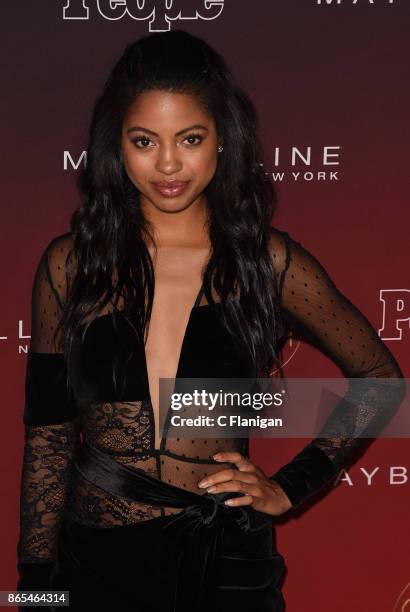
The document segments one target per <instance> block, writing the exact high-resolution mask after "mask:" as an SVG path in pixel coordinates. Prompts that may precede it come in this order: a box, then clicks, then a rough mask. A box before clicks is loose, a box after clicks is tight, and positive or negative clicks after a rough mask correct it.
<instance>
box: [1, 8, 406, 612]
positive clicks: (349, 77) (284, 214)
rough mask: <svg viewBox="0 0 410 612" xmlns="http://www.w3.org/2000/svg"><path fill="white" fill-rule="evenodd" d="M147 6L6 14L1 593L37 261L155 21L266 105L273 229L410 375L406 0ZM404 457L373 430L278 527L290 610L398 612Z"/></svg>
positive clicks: (318, 370)
mask: <svg viewBox="0 0 410 612" xmlns="http://www.w3.org/2000/svg"><path fill="white" fill-rule="evenodd" d="M139 4H140V6H142V8H138V5H137V3H136V2H135V0H132V1H131V0H121V1H120V2H118V3H117V2H112V3H111V4H110V2H108V1H102V0H101V1H100V2H96V0H89V1H87V0H84V2H83V1H82V0H80V1H71V2H70V1H68V0H65V2H62V1H60V2H38V0H32V1H31V2H30V1H29V2H27V0H26V1H24V0H14V2H13V3H11V2H10V3H7V5H5V6H3V7H2V20H1V26H0V27H1V29H2V30H3V31H2V41H3V45H4V51H3V70H4V72H5V80H4V82H7V87H6V88H3V96H2V103H3V104H5V107H4V109H3V113H2V115H3V119H5V120H6V121H4V122H3V130H2V134H3V137H4V136H5V138H3V142H4V143H6V147H5V149H6V150H5V152H6V155H5V158H4V160H3V162H2V167H3V170H4V178H3V188H4V190H3V198H2V231H1V245H0V248H1V256H0V266H1V279H2V286H3V294H2V295H3V298H2V300H1V305H0V308H1V311H0V325H1V329H0V336H1V339H0V360H1V371H2V373H3V377H2V391H3V394H2V398H3V410H2V411H1V426H2V431H3V444H2V451H3V452H2V461H1V471H2V491H3V496H2V497H3V502H2V505H1V512H2V517H1V519H2V520H1V525H2V527H1V530H2V534H1V536H2V542H3V554H2V559H1V574H0V575H1V583H0V589H3V590H10V589H14V588H15V584H16V571H15V563H16V543H17V537H18V494H19V478H20V470H21V460H22V449H23V426H22V412H23V399H24V398H23V391H24V389H23V386H24V385H23V382H24V367H25V354H26V350H27V346H28V342H29V340H28V338H29V335H30V329H29V324H30V320H29V312H30V291H31V283H32V279H33V274H34V270H35V266H36V264H37V261H38V257H39V255H40V253H41V251H42V250H43V248H44V247H45V245H46V244H47V242H48V241H49V240H50V239H51V238H52V237H54V236H55V235H57V234H59V233H63V232H65V231H67V230H68V221H69V216H70V214H71V212H72V211H73V209H74V208H76V207H77V205H78V194H77V192H76V189H75V185H74V180H75V178H76V173H77V169H76V168H75V166H76V165H77V163H78V162H79V163H80V164H81V163H83V158H82V160H81V161H80V158H81V154H82V152H83V151H84V150H85V147H86V131H87V128H88V121H89V119H90V114H91V108H92V105H93V103H94V100H95V98H96V95H97V94H98V93H99V91H100V88H101V86H102V84H103V82H104V80H105V78H106V76H107V74H108V72H109V70H110V68H111V66H112V65H113V62H114V61H115V59H116V58H117V57H118V56H119V55H120V54H121V53H122V51H123V49H124V47H125V45H126V44H127V43H129V42H131V41H133V40H135V39H137V38H138V37H140V36H142V35H145V34H146V33H148V32H149V31H154V30H164V29H171V28H176V27H178V28H183V29H186V30H188V31H190V32H192V33H193V34H196V35H198V36H201V37H203V38H205V39H206V40H207V41H208V42H209V43H210V44H211V45H213V46H215V47H216V48H217V49H218V50H219V51H220V52H222V54H223V55H224V56H225V57H226V59H227V61H228V63H229V64H230V66H231V68H232V69H233V71H234V73H235V74H236V76H237V78H238V80H239V82H240V84H241V85H242V86H243V87H244V88H245V89H246V90H247V91H248V93H249V94H250V95H251V97H252V99H253V101H254V103H255V105H256V107H257V110H258V113H259V118H260V131H261V134H262V140H263V143H264V148H265V152H266V156H265V168H266V170H267V171H268V172H269V173H272V178H273V180H274V181H275V183H276V186H277V189H278V193H279V206H278V210H277V214H276V217H275V219H274V220H273V223H274V225H276V226H277V227H279V228H280V229H285V230H287V231H288V232H289V233H290V234H291V235H292V236H294V237H295V238H296V239H297V240H299V241H301V242H302V244H303V245H304V246H305V247H306V248H307V249H308V250H309V251H311V252H312V253H313V254H314V255H315V256H316V257H317V258H318V259H319V261H320V262H321V263H322V264H323V265H324V266H325V268H326V269H327V270H328V272H329V274H330V275H331V277H332V278H333V280H334V282H335V283H336V285H337V286H338V287H339V288H340V289H341V291H342V292H343V293H345V295H346V296H347V297H348V298H349V299H350V300H351V301H352V302H353V303H355V304H356V305H357V306H358V307H359V308H360V309H361V310H362V312H363V313H364V314H365V315H366V316H367V317H368V318H369V320H370V321H371V322H372V324H373V325H374V327H375V328H376V329H377V330H378V331H379V333H380V336H381V337H382V338H383V339H384V340H385V342H386V344H387V345H388V347H389V348H390V350H391V351H392V352H393V354H394V355H395V357H396V358H397V360H398V362H399V364H400V365H401V367H402V370H403V372H404V374H405V376H406V377H409V376H410V374H409V361H408V356H407V355H408V349H409V318H410V301H409V300H410V296H409V291H410V288H409V282H408V279H409V274H408V269H409V264H410V257H409V249H408V230H409V227H410V224H409V212H408V202H407V201H406V199H407V194H408V184H407V183H406V181H405V179H406V174H407V173H406V170H407V167H406V161H407V162H408V158H407V155H406V154H407V151H408V143H409V141H410V134H409V123H408V109H409V107H410V103H409V102H410V100H409V85H408V83H409V79H408V72H409V61H408V57H409V48H408V41H409V36H408V20H409V17H410V6H409V3H408V0H402V1H400V0H393V1H392V0H390V1H389V0H373V1H370V0H369V1H365V0H362V1H360V0H357V1H356V2H355V1H354V0H339V2H337V0H333V1H332V0H322V1H320V0H297V1H295V0H293V1H292V0H275V1H274V2H273V1H272V0H259V1H258V2H248V1H247V0H225V2H224V1H223V0H218V2H217V1H216V0H215V1H214V2H213V3H210V4H208V5H206V3H205V1H204V0H194V1H193V0H190V1H187V0H184V1H182V0H174V1H173V2H168V3H166V2H165V1H164V0H162V1H159V0H151V1H148V0H147V1H146V2H145V3H144V2H140V3H139ZM166 4H171V5H172V7H171V8H170V9H167V8H166ZM113 5H114V6H113ZM110 6H111V8H110ZM64 7H65V8H64ZM207 7H208V8H207ZM127 10H128V12H127ZM150 14H151V17H150V18H149V15H150ZM147 16H148V18H147ZM292 151H293V152H294V159H293V160H292ZM295 151H296V152H295ZM303 158H304V159H303ZM70 160H72V161H73V162H74V163H71V161H70ZM400 300H401V301H400ZM399 303H400V304H401V306H402V309H401V311H399V312H398V311H397V305H398V304H399ZM286 354H287V357H289V363H288V365H287V366H286V370H285V373H286V375H287V376H295V377H297V376H300V377H310V376H312V377H326V376H328V377H333V376H334V377H336V376H338V375H340V372H339V370H338V369H337V368H336V366H335V365H334V364H333V363H332V362H331V361H330V360H329V359H327V358H326V357H325V356H323V355H322V354H321V353H320V352H319V351H317V350H315V349H313V348H312V347H311V346H308V345H307V344H304V343H301V344H299V345H298V346H291V345H288V347H287V349H286ZM307 441H308V440H301V439H293V440H266V439H265V440H253V441H252V443H251V458H252V459H253V460H254V461H255V462H257V463H259V464H260V465H261V467H263V468H264V469H266V470H267V472H268V473H273V472H274V471H275V470H276V469H277V468H278V467H280V466H281V465H283V463H285V462H286V461H288V460H289V459H290V458H291V457H292V456H293V455H294V454H296V452H297V451H298V450H299V449H301V448H302V446H303V445H304V444H305V443H306V442H307ZM408 457H409V443H408V440H406V439H380V440H377V441H376V442H375V443H374V444H373V445H372V446H371V447H370V449H369V450H368V452H367V453H366V454H365V455H364V456H363V457H362V458H361V459H360V460H359V461H358V462H357V463H356V464H355V466H354V467H353V468H352V469H350V470H349V473H348V474H344V475H343V481H342V484H341V485H340V486H338V487H337V488H336V489H335V490H334V491H332V492H331V493H330V494H327V495H326V496H322V497H321V498H320V499H317V500H316V502H315V503H314V504H312V503H311V504H310V505H309V506H304V508H303V512H302V511H300V512H299V513H295V514H293V515H292V518H289V517H286V518H285V517H281V518H280V519H277V520H276V522H277V544H278V548H279V551H280V552H281V553H282V554H283V555H284V557H285V560H286V564H287V567H288V574H287V576H286V580H285V583H284V587H283V591H284V596H285V599H286V601H287V611H288V612H299V611H300V610H303V611H304V612H310V611H312V612H313V611H314V612H317V611H322V610H323V611H325V610H326V611H327V610H329V609H331V610H332V611H333V612H347V611H349V612H350V611H352V610H357V611H362V610H372V612H382V611H383V612H385V611H386V610H393V609H395V610H400V611H402V610H404V608H405V605H406V601H408V598H409V597H410V594H409V591H410V571H409V567H408V559H409V556H410V555H409V553H410V549H409V538H408V537H407V538H406V537H404V534H408V532H409V527H410V520H409V515H408V508H409V502H410V495H409V483H408V482H407V476H406V478H403V479H402V482H399V483H395V482H394V480H393V479H392V478H391V469H392V468H394V467H399V468H402V469H404V473H405V474H406V475H407V468H408V463H409V462H408ZM373 471H375V474H374V476H373V478H372V480H371V484H369V482H368V479H367V478H366V472H367V473H372V472H373ZM406 589H407V592H406Z"/></svg>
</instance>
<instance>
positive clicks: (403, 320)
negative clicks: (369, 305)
mask: <svg viewBox="0 0 410 612" xmlns="http://www.w3.org/2000/svg"><path fill="white" fill-rule="evenodd" d="M380 301H381V302H382V304H383V315H382V327H381V329H379V330H378V333H379V336H380V338H381V339H382V340H401V339H402V337H403V329H404V327H406V328H407V329H409V328H410V308H409V307H408V305H409V304H410V289H381V290H380ZM406 306H407V307H406Z"/></svg>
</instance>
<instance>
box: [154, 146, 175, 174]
mask: <svg viewBox="0 0 410 612" xmlns="http://www.w3.org/2000/svg"><path fill="white" fill-rule="evenodd" d="M181 168H182V162H181V160H180V158H179V153H178V151H177V149H176V147H175V145H172V144H171V145H163V146H161V147H160V148H159V152H158V156H157V161H156V164H155V169H156V170H157V171H158V172H161V173H162V174H167V175H168V174H175V173H176V172H179V171H180V170H181Z"/></svg>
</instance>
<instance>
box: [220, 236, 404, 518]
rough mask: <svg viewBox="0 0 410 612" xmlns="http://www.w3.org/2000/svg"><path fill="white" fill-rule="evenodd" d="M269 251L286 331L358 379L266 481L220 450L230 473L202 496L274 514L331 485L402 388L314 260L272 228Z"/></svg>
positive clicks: (396, 372) (361, 320)
mask: <svg viewBox="0 0 410 612" xmlns="http://www.w3.org/2000/svg"><path fill="white" fill-rule="evenodd" d="M269 248H270V252H271V256H272V261H273V264H274V267H275V270H276V272H277V276H278V277H279V278H278V280H279V286H280V303H281V310H282V313H283V318H284V321H285V323H286V326H287V328H288V329H289V330H290V329H292V330H294V331H296V332H297V333H298V335H300V336H301V337H302V338H303V339H306V340H307V341H308V342H309V343H311V344H313V345H314V346H316V347H317V348H319V349H320V350H321V351H322V352H323V353H324V354H326V355H327V356H328V357H330V358H331V359H332V360H333V361H334V362H335V363H336V365H337V366H339V368H340V369H341V371H342V372H343V374H344V375H345V376H346V377H347V378H349V379H359V378H360V379H362V380H360V381H357V382H358V384H349V389H348V391H347V393H346V394H345V396H344V397H343V398H342V400H341V401H340V402H339V403H338V405H337V406H336V408H335V409H334V410H333V412H332V413H331V415H330V417H329V418H328V420H327V421H326V423H325V426H324V427H323V429H322V430H321V431H320V433H319V435H318V436H317V437H316V438H315V439H313V440H312V441H311V442H310V443H309V444H308V445H306V446H305V447H304V448H303V449H302V451H301V452H300V453H298V454H297V455H296V456H295V457H294V458H293V459H292V460H291V461H290V462H289V463H287V464H286V465H284V466H283V467H282V468H280V469H279V470H278V471H277V472H276V473H275V474H273V475H272V476H270V477H267V476H266V475H265V474H264V473H263V472H262V470H260V469H259V468H258V467H257V466H255V464H253V463H252V462H251V461H250V460H249V459H247V458H246V457H242V456H241V455H239V453H229V452H224V453H220V460H221V461H230V462H233V463H235V464H236V467H237V469H227V470H222V471H221V472H217V473H216V474H214V475H213V476H212V478H211V483H212V484H214V485H216V488H215V489H213V490H210V489H208V491H210V492H211V493H216V492H222V491H235V492H238V493H239V492H241V493H242V495H243V496H242V497H237V498H235V499H232V500H231V501H230V503H229V505H233V506H238V505H252V506H253V507H254V508H255V509H256V510H259V511H261V512H267V513H268V514H272V515H280V514H283V513H284V512H286V511H287V510H289V509H290V508H295V507H298V506H299V505H301V504H302V503H303V502H304V501H305V500H306V499H308V498H309V497H311V496H312V495H313V494H315V493H317V492H318V491H319V490H320V489H322V487H324V486H325V485H326V484H328V483H329V482H330V481H332V480H333V478H334V477H335V476H336V475H337V474H338V473H339V471H340V469H341V468H342V467H345V466H346V465H347V463H348V462H350V461H351V460H352V459H354V458H355V457H356V455H357V453H358V452H359V451H360V450H362V449H364V448H365V447H366V446H367V444H368V439H369V438H374V437H376V435H375V432H377V431H379V430H380V429H381V428H383V426H384V425H385V424H386V422H387V421H388V420H390V418H391V416H392V415H393V414H394V412H395V411H396V410H397V408H398V406H399V405H400V403H401V401H402V399H403V397H404V394H405V384H404V381H403V374H402V372H401V370H400V368H399V365H398V364H397V361H396V360H395V358H394V357H393V355H392V353H391V352H390V350H389V349H388V348H387V346H386V345H385V344H384V343H383V341H382V340H381V339H380V337H379V336H378V334H377V332H376V331H375V329H374V328H373V327H372V325H371V324H370V323H369V321H368V320H367V319H366V317H365V316H364V315H363V313H361V312H360V311H359V310H358V308H357V307H356V306H354V305H353V304H352V303H351V302H350V301H349V300H348V299H347V297H346V296H344V295H343V294H342V292H341V291H340V290H339V289H338V288H337V287H336V286H335V284H334V283H333V281H332V280H331V278H330V276H329V274H328V273H327V272H326V270H325V269H324V267H323V266H322V265H321V264H320V263H319V262H318V261H317V259H316V258H315V257H314V256H313V255H312V254H311V253H309V251H307V250H306V249H305V248H304V247H303V246H302V245H301V244H300V243H299V242H297V241H295V240H293V239H291V238H290V236H289V234H287V233H286V232H280V231H279V230H274V229H272V230H271V234H270V243H269ZM363 379H366V380H363ZM382 379H383V380H382ZM386 379H389V380H386ZM351 382H355V381H354V380H352V381H351ZM352 432H354V435H352ZM208 480H209V479H208Z"/></svg>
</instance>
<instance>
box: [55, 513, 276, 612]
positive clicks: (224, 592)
mask: <svg viewBox="0 0 410 612" xmlns="http://www.w3.org/2000/svg"><path fill="white" fill-rule="evenodd" d="M178 514H179V513H178ZM171 519H172V517H169V516H164V517H158V518H154V519H150V520H147V521H143V522H140V523H136V524H135V525H130V526H123V527H112V528H101V529H100V528H95V527H87V526H84V525H79V524H77V523H75V522H72V521H70V520H68V519H65V520H64V522H63V525H62V528H61V532H60V538H59V545H58V554H57V570H56V573H55V574H54V578H53V587H52V588H53V589H55V590H65V591H69V597H70V607H69V610H72V611H75V612H77V611H78V612H80V611H81V612H85V611H93V612H98V611H100V610H107V611H108V610H110V611H112V610H114V609H116V610H118V612H131V611H132V612H174V611H175V612H185V611H186V612H188V610H189V611H190V612H192V611H193V610H195V611H196V610H200V609H209V607H210V606H212V608H211V609H210V610H209V612H214V611H215V612H216V611H218V612H222V611H224V612H226V611H227V610H236V611H238V612H283V611H284V610H285V603H284V599H283V596H282V593H281V590H280V582H281V580H282V578H283V575H284V572H285V568H286V566H285V564H284V559H283V557H282V555H280V554H279V553H278V552H277V551H276V548H275V545H274V535H275V534H274V528H273V526H272V524H270V525H267V526H266V525H265V526H264V527H263V528H262V529H261V530H260V531H259V532H256V533H255V532H254V533H252V537H251V538H250V537H249V534H246V533H244V534H240V537H238V534H237V533H236V532H230V530H229V529H225V530H224V534H223V541H222V542H221V546H222V548H221V550H222V554H221V555H220V556H219V558H218V560H217V565H218V567H215V568H214V569H215V576H216V582H217V585H216V597H215V599H214V600H212V601H213V603H212V604H206V603H204V604H203V605H202V604H201V602H200V601H198V591H197V588H196V587H195V586H194V585H195V584H197V582H198V575H197V572H198V571H201V568H200V567H197V564H200V563H201V561H202V560H201V551H200V550H199V549H197V558H195V549H196V545H195V534H190V535H189V538H193V540H194V541H191V542H187V541H185V544H184V543H182V542H181V539H180V538H179V537H178V534H177V531H176V530H173V529H164V526H165V525H166V524H168V523H169V521H170V520H171ZM184 545H185V546H188V547H189V550H190V553H189V554H190V561H191V563H189V564H188V569H187V568H186V567H184V568H183V567H182V566H181V562H180V559H181V555H180V553H181V550H180V548H179V547H180V546H184ZM198 546H200V542H198ZM177 585H179V586H178V588H179V589H180V590H181V589H182V590H186V597H185V598H184V601H185V603H183V604H179V605H178V604H177V596H176V591H177V588H176V587H177ZM182 608H183V610H182Z"/></svg>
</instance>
